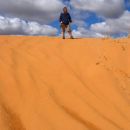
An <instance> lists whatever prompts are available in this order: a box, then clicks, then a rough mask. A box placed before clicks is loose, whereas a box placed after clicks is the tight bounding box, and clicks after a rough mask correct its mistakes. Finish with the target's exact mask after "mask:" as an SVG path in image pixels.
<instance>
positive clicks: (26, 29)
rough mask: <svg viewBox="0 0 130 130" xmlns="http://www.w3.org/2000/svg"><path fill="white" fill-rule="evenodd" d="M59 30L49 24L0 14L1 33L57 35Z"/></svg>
mask: <svg viewBox="0 0 130 130" xmlns="http://www.w3.org/2000/svg"><path fill="white" fill-rule="evenodd" d="M57 31H58V30H57V29H56V28H54V27H52V26H49V25H41V24H39V23H37V22H31V21H29V22H26V21H24V20H21V19H19V18H8V17H3V16H0V34H1V35H56V33H57Z"/></svg>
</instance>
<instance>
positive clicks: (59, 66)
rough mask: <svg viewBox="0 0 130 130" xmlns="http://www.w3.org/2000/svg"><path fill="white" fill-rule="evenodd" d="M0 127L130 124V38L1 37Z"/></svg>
mask: <svg viewBox="0 0 130 130" xmlns="http://www.w3.org/2000/svg"><path fill="white" fill-rule="evenodd" d="M0 130H130V39H120V40H119V39H118V40H112V39H75V40H62V39H60V38H48V37H15V36H14V37H13V36H11V37H8V36H3V37H0Z"/></svg>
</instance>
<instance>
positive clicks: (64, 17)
mask: <svg viewBox="0 0 130 130" xmlns="http://www.w3.org/2000/svg"><path fill="white" fill-rule="evenodd" d="M59 21H60V22H62V23H63V24H65V25H68V24H69V23H70V22H72V20H71V16H70V14H69V13H66V14H65V13H61V14H60V19H59Z"/></svg>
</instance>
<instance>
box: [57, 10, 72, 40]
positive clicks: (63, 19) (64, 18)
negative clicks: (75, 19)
mask: <svg viewBox="0 0 130 130" xmlns="http://www.w3.org/2000/svg"><path fill="white" fill-rule="evenodd" d="M59 22H60V24H61V29H62V38H63V39H65V32H66V31H67V32H68V33H69V36H70V38H71V39H73V35H72V30H71V27H70V23H72V19H71V16H70V14H69V12H68V9H67V7H64V8H63V13H61V14H60V18H59Z"/></svg>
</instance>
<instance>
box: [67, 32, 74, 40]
mask: <svg viewBox="0 0 130 130" xmlns="http://www.w3.org/2000/svg"><path fill="white" fill-rule="evenodd" d="M68 33H69V35H70V38H71V39H73V35H72V31H69V32H68Z"/></svg>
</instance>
